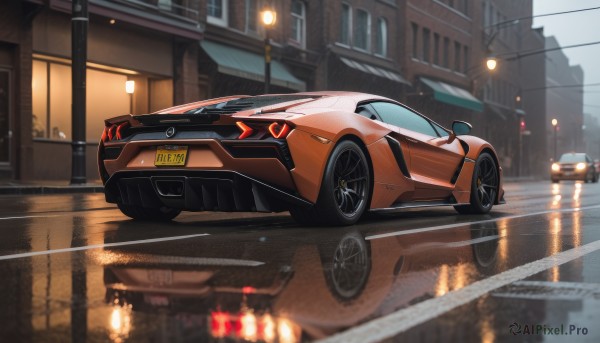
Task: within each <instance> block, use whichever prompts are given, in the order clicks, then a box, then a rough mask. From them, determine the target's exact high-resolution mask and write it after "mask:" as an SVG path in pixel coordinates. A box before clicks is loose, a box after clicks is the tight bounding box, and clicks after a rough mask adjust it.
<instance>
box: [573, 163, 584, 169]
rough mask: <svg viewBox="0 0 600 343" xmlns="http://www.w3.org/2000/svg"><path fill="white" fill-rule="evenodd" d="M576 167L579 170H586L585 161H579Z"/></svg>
mask: <svg viewBox="0 0 600 343" xmlns="http://www.w3.org/2000/svg"><path fill="white" fill-rule="evenodd" d="M575 168H576V169H577V170H584V169H585V163H583V162H579V163H577V165H576V166H575Z"/></svg>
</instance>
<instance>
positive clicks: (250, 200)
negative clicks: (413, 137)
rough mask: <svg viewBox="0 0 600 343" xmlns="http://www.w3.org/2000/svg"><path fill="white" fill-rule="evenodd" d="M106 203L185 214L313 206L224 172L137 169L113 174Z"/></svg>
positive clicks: (106, 189) (284, 191)
mask: <svg viewBox="0 0 600 343" xmlns="http://www.w3.org/2000/svg"><path fill="white" fill-rule="evenodd" d="M104 192H105V195H106V201H107V202H111V203H121V204H125V205H136V206H142V207H148V208H157V207H161V206H167V207H171V208H177V209H181V210H186V211H225V212H280V211H285V210H288V209H289V208H290V207H291V206H311V205H312V204H311V203H310V202H308V201H306V200H304V199H302V198H301V197H300V196H298V195H297V194H295V192H294V191H292V190H288V189H282V188H280V187H276V186H273V185H269V184H267V183H265V182H262V181H259V180H256V179H254V178H252V177H249V176H247V175H244V174H240V173H238V172H234V171H223V170H186V171H182V170H136V171H122V172H117V173H114V174H113V175H112V176H111V177H110V179H108V181H107V182H106V185H105V186H104Z"/></svg>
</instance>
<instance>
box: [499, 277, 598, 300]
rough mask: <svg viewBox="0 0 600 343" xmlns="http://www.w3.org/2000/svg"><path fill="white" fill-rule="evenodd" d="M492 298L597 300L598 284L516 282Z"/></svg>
mask: <svg viewBox="0 0 600 343" xmlns="http://www.w3.org/2000/svg"><path fill="white" fill-rule="evenodd" d="M492 296H493V297H498V298H509V299H524V300H550V301H552V300H554V301H556V300H583V299H590V298H591V299H599V297H600V284H598V283H584V282H564V281H559V282H551V281H517V282H514V283H512V284H511V285H510V286H508V287H507V289H504V290H502V291H497V292H492Z"/></svg>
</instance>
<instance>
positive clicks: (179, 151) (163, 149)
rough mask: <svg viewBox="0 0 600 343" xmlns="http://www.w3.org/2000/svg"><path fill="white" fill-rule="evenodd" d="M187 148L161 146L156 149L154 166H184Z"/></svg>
mask: <svg viewBox="0 0 600 343" xmlns="http://www.w3.org/2000/svg"><path fill="white" fill-rule="evenodd" d="M187 152H188V147H187V146H180V145H162V146H159V147H157V148H156V158H155V159H154V165H155V166H184V165H185V161H186V159H187Z"/></svg>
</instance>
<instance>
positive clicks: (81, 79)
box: [71, 0, 89, 185]
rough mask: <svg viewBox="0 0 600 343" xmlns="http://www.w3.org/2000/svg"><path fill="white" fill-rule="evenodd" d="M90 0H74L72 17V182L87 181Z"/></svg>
mask: <svg viewBox="0 0 600 343" xmlns="http://www.w3.org/2000/svg"><path fill="white" fill-rule="evenodd" d="M88 22H89V19H88V0H73V5H72V17H71V50H72V54H71V59H72V63H71V77H72V94H73V101H72V104H71V132H72V135H71V136H72V137H71V139H72V142H71V150H72V157H71V185H79V184H84V183H86V172H85V146H86V144H85V139H86V138H85V130H86V127H85V103H86V102H85V82H86V61H87V31H88Z"/></svg>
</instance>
